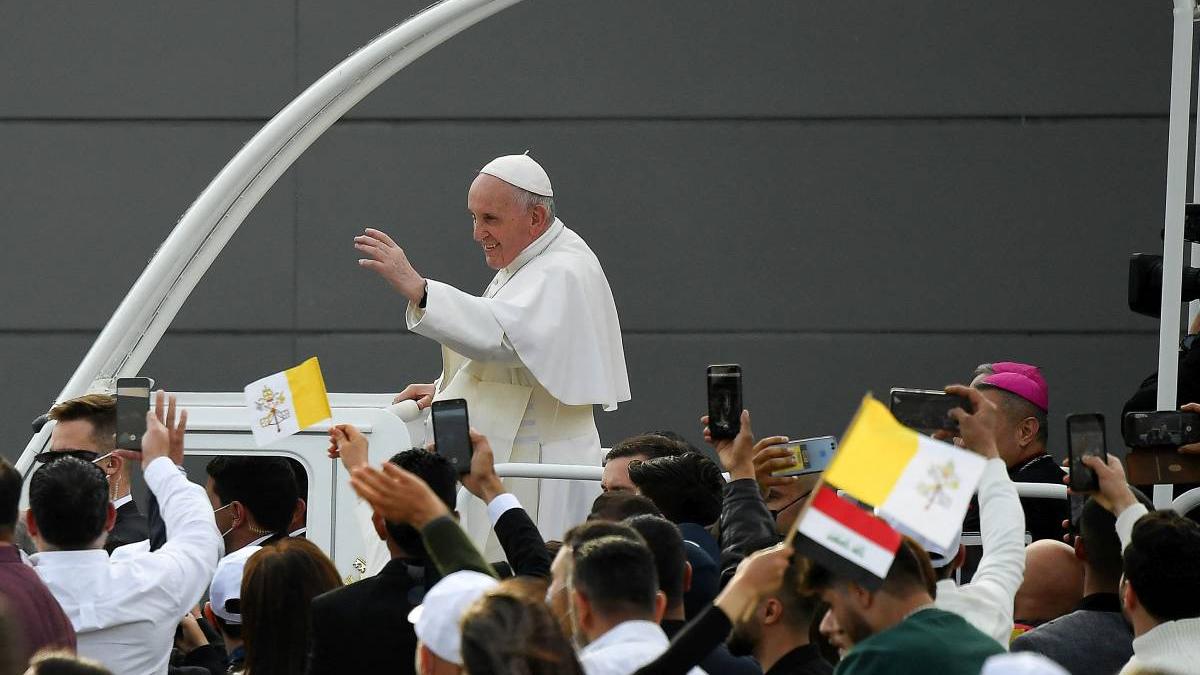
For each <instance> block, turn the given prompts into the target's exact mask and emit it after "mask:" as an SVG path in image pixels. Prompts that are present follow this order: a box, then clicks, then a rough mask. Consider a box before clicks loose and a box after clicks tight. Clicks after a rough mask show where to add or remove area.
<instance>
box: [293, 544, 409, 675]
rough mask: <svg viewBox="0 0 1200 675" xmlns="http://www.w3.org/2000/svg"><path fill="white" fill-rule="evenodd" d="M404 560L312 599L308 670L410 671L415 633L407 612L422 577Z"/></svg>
mask: <svg viewBox="0 0 1200 675" xmlns="http://www.w3.org/2000/svg"><path fill="white" fill-rule="evenodd" d="M413 576H414V575H413V574H412V573H411V572H410V566H409V565H408V564H407V563H406V562H405V561H404V560H392V561H391V562H389V563H388V564H387V565H385V566H384V568H383V569H382V570H380V571H379V574H377V575H375V576H373V577H368V578H366V579H363V580H362V581H357V582H355V583H353V584H350V585H349V586H343V587H342V588H338V589H336V590H332V591H329V592H328V593H324V594H322V595H318V596H317V597H315V598H313V601H312V626H313V632H312V642H311V649H312V652H311V654H310V658H309V664H308V673H309V675H326V674H328V675H334V674H336V673H412V672H413V653H414V652H415V651H416V649H417V634H416V633H415V632H414V631H413V625H412V624H411V623H409V622H408V613H409V612H411V611H412V608H413V607H414V606H416V604H419V602H420V598H413V597H412V596H411V594H412V591H413V590H414V588H415V587H418V586H420V585H421V584H420V582H419V581H416V580H414V578H413Z"/></svg>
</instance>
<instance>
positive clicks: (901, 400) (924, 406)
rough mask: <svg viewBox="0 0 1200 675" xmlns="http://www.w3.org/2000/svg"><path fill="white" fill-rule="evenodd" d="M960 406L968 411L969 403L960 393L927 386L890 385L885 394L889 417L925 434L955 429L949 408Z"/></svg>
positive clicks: (955, 422) (954, 420)
mask: <svg viewBox="0 0 1200 675" xmlns="http://www.w3.org/2000/svg"><path fill="white" fill-rule="evenodd" d="M955 408H962V409H963V410H965V411H966V412H968V413H969V412H971V411H972V409H971V402H970V401H969V400H967V399H965V398H963V397H962V396H956V395H951V394H947V393H946V392H944V391H936V390H931V389H904V388H899V387H896V388H893V389H892V390H891V391H890V392H889V396H888V409H889V410H891V411H892V416H893V417H895V418H896V420H897V421H898V422H900V423H901V424H903V425H904V426H906V427H909V428H912V429H915V430H917V431H919V432H921V433H923V434H925V435H929V434H932V433H933V432H935V431H952V432H957V431H958V420H956V419H954V418H953V417H951V416H950V411H951V410H954V409H955Z"/></svg>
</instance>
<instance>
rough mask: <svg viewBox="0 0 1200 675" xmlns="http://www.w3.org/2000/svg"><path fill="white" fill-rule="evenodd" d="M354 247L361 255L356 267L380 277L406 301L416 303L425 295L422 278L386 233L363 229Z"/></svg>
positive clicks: (355, 239)
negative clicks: (363, 255) (363, 268)
mask: <svg viewBox="0 0 1200 675" xmlns="http://www.w3.org/2000/svg"><path fill="white" fill-rule="evenodd" d="M354 248H356V249H358V250H359V252H360V253H363V254H365V255H366V256H367V257H366V258H359V259H358V264H359V266H361V267H365V268H367V269H369V270H371V271H373V272H375V273H376V274H378V275H379V276H381V277H383V279H384V281H387V282H388V283H389V284H391V285H392V288H395V289H396V290H397V291H399V292H400V294H401V295H403V296H404V297H406V298H408V300H409V302H414V303H416V302H420V301H421V298H422V297H424V295H425V279H424V277H422V276H421V275H420V274H418V273H417V270H415V269H413V266H412V264H411V263H410V262H408V256H407V255H405V254H404V249H402V248H400V246H398V245H397V244H396V242H394V241H392V238H391V237H389V236H388V235H387V234H386V233H384V232H381V231H379V230H376V229H373V228H370V227H368V228H366V229H365V230H363V233H362V234H360V235H358V236H357V237H355V238H354Z"/></svg>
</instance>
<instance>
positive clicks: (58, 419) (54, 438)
mask: <svg viewBox="0 0 1200 675" xmlns="http://www.w3.org/2000/svg"><path fill="white" fill-rule="evenodd" d="M49 417H50V419H52V420H54V422H55V424H54V429H53V430H52V431H51V432H50V447H49V452H50V453H63V454H72V455H75V456H77V457H79V458H80V459H84V460H86V461H94V460H100V461H99V462H97V466H99V467H100V468H101V469H102V470H103V471H104V475H105V477H107V478H108V485H109V497H110V499H112V503H113V508H115V509H116V510H117V520H116V523H115V524H114V525H113V528H112V530H110V531H109V533H108V539H107V541H106V543H105V545H104V548H105V550H107V551H108V552H109V553H112V551H113V549H115V548H117V547H118V546H124V545H125V544H131V543H133V542H135V541H142V540H144V539H146V538H147V537H148V536H149V527H148V525H147V522H146V516H144V515H142V512H141V510H139V509H138V506H137V504H135V503H134V501H133V495H132V494H130V485H131V481H130V474H129V464H128V463H127V462H125V460H124V459H122V458H120V457H117V456H116V455H111V456H108V457H105V455H108V454H109V453H111V452H112V451H113V448H114V447H115V446H116V433H117V399H116V397H114V396H111V395H109V394H87V395H85V396H79V397H77V398H72V399H68V400H66V401H62V402H60V403H57V404H55V405H54V407H53V408H51V409H50V413H49ZM52 457H54V455H51V454H49V453H43V455H41V456H39V459H43V460H45V459H50V458H52ZM102 457H103V459H101V458H102Z"/></svg>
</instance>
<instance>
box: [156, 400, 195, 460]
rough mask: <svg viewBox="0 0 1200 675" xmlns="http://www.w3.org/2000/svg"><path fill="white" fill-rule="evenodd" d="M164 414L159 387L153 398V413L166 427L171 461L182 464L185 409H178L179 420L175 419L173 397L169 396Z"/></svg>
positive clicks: (185, 423) (185, 430)
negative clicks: (164, 413)
mask: <svg viewBox="0 0 1200 675" xmlns="http://www.w3.org/2000/svg"><path fill="white" fill-rule="evenodd" d="M167 401H168V403H167V411H166V415H165V416H164V415H163V391H162V390H161V389H160V390H159V391H158V394H157V396H155V398H154V414H155V416H157V417H158V419H160V420H162V421H163V426H165V427H167V437H168V439H169V441H170V444H171V461H172V462H175V463H176V464H178V465H182V464H183V437H184V436H185V435H186V434H187V417H188V415H187V411H186V410H180V411H179V421H178V423H176V420H175V397H174V396H170V397H168V399H167Z"/></svg>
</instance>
